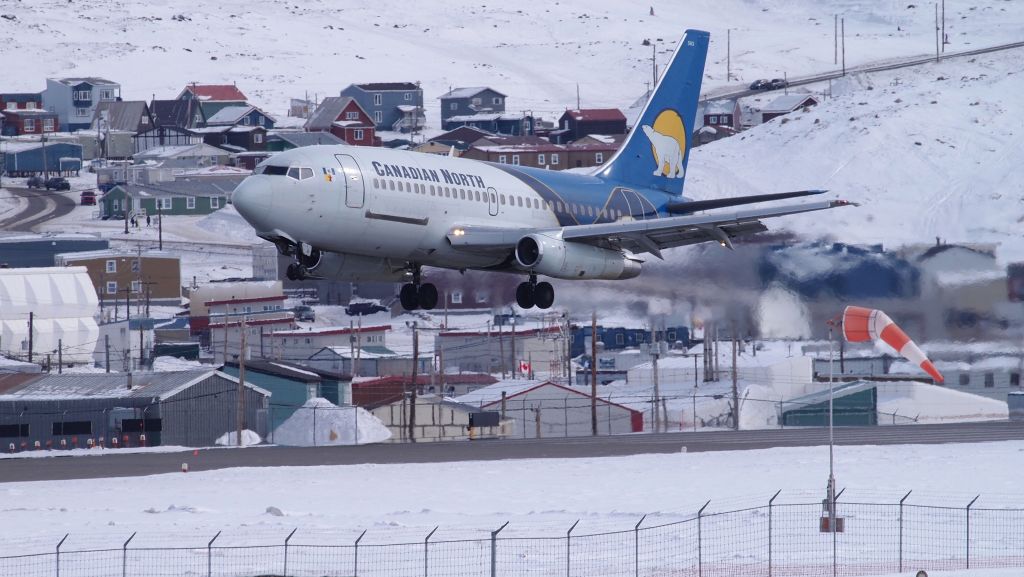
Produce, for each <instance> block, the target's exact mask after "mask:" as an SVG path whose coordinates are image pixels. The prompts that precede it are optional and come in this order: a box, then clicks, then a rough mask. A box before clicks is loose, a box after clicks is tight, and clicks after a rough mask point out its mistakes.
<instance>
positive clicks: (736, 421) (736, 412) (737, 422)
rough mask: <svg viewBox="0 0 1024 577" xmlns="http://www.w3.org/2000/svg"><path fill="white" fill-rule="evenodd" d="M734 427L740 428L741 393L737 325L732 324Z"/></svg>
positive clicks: (735, 428) (734, 428)
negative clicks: (737, 364) (737, 375)
mask: <svg viewBox="0 0 1024 577" xmlns="http://www.w3.org/2000/svg"><path fill="white" fill-rule="evenodd" d="M732 428H733V430H736V431H738V430H740V393H739V388H738V387H737V383H736V325H735V324H733V326H732Z"/></svg>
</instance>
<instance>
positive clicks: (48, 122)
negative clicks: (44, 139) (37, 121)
mask: <svg viewBox="0 0 1024 577" xmlns="http://www.w3.org/2000/svg"><path fill="white" fill-rule="evenodd" d="M43 132H53V119H52V118H44V119H43Z"/></svg>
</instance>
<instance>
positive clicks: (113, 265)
mask: <svg viewBox="0 0 1024 577" xmlns="http://www.w3.org/2000/svg"><path fill="white" fill-rule="evenodd" d="M107 272H108V273H111V274H113V273H116V272H117V261H116V260H114V259H110V260H108V261H107Z"/></svg>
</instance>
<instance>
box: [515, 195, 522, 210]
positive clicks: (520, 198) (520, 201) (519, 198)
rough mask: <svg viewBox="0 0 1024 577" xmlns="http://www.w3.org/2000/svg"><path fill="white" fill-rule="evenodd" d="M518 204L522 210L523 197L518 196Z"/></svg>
mask: <svg viewBox="0 0 1024 577" xmlns="http://www.w3.org/2000/svg"><path fill="white" fill-rule="evenodd" d="M516 204H518V205H519V208H522V207H523V197H521V196H517V197H516Z"/></svg>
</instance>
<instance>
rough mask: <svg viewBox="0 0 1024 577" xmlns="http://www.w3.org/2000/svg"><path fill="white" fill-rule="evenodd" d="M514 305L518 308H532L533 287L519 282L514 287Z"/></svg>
mask: <svg viewBox="0 0 1024 577" xmlns="http://www.w3.org/2000/svg"><path fill="white" fill-rule="evenodd" d="M516 304H517V305H519V307H520V308H524V309H529V308H533V285H532V284H530V283H528V282H521V283H519V286H518V287H516Z"/></svg>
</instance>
